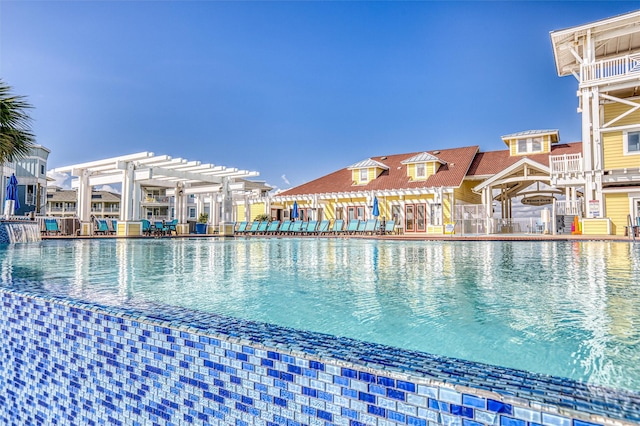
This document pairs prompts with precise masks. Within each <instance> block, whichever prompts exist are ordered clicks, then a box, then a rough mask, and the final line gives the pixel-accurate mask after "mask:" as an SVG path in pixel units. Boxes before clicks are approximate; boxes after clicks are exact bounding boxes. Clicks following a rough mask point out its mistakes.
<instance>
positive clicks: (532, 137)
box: [502, 130, 560, 156]
mask: <svg viewBox="0 0 640 426" xmlns="http://www.w3.org/2000/svg"><path fill="white" fill-rule="evenodd" d="M502 141H503V142H504V143H505V144H507V146H508V147H509V152H510V155H512V156H513V155H526V154H542V153H547V152H551V145H553V144H554V143H558V142H560V133H559V132H558V131H557V130H526V131H524V132H518V133H513V134H510V135H505V136H502Z"/></svg>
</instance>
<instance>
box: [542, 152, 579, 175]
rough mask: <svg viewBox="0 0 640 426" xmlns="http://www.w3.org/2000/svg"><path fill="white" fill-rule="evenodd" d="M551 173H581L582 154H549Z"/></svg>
mask: <svg viewBox="0 0 640 426" xmlns="http://www.w3.org/2000/svg"><path fill="white" fill-rule="evenodd" d="M549 169H550V170H551V175H559V174H567V173H582V170H583V169H582V154H563V155H550V156H549Z"/></svg>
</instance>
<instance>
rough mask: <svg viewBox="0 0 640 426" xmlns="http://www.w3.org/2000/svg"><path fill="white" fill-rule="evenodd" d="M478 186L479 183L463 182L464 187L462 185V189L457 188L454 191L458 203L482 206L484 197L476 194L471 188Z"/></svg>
mask: <svg viewBox="0 0 640 426" xmlns="http://www.w3.org/2000/svg"><path fill="white" fill-rule="evenodd" d="M477 185H478V182H477V181H475V182H473V181H463V182H462V185H460V188H456V189H454V190H453V196H454V198H455V199H456V200H458V201H461V202H464V203H468V204H482V196H481V195H480V194H476V193H475V192H473V191H472V190H471V188H473V187H475V186H477Z"/></svg>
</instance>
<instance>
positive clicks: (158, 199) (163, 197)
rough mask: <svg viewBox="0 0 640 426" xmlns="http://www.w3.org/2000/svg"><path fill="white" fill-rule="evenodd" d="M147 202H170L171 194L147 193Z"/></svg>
mask: <svg viewBox="0 0 640 426" xmlns="http://www.w3.org/2000/svg"><path fill="white" fill-rule="evenodd" d="M143 202H145V203H168V202H169V196H167V195H147V196H146V197H145V199H144V201H143Z"/></svg>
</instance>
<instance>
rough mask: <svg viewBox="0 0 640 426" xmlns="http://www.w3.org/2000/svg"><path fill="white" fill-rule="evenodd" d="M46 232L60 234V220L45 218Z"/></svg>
mask: <svg viewBox="0 0 640 426" xmlns="http://www.w3.org/2000/svg"><path fill="white" fill-rule="evenodd" d="M44 232H45V233H46V234H47V235H51V233H53V234H54V235H60V227H59V226H58V221H57V220H55V219H45V220H44Z"/></svg>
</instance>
